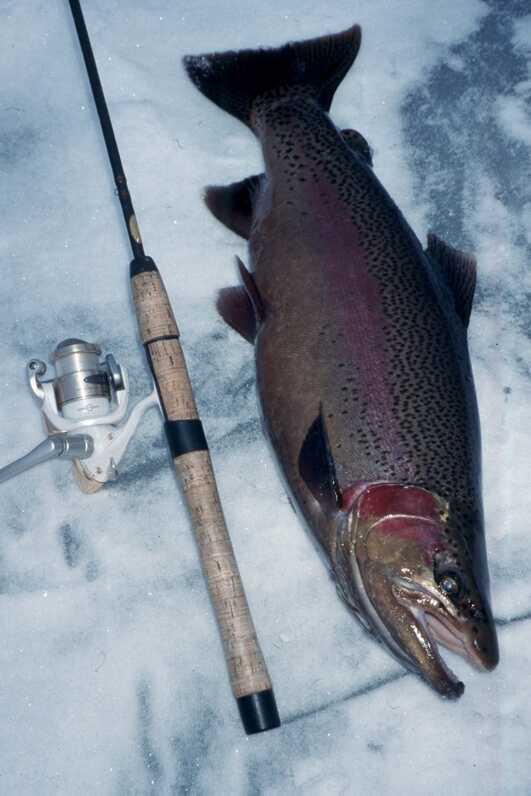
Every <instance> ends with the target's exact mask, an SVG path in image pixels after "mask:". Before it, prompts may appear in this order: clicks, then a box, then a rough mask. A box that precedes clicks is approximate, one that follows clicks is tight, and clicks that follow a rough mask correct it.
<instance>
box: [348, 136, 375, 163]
mask: <svg viewBox="0 0 531 796" xmlns="http://www.w3.org/2000/svg"><path fill="white" fill-rule="evenodd" d="M341 137H342V138H343V140H344V142H345V143H346V144H348V145H349V147H350V148H351V149H353V150H354V152H355V153H356V154H357V155H359V156H360V157H361V158H363V160H364V161H365V162H366V163H367V164H368V165H369V166H371V167H372V149H371V148H370V146H369V144H368V143H367V141H366V140H365V138H364V137H363V136H362V134H361V133H358V131H357V130H350V129H347V130H341Z"/></svg>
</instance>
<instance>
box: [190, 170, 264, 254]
mask: <svg viewBox="0 0 531 796" xmlns="http://www.w3.org/2000/svg"><path fill="white" fill-rule="evenodd" d="M262 179H263V175H262V174H256V175H254V176H253V177H247V179H245V180H241V181H240V182H233V183H232V184H231V185H209V186H208V188H207V189H206V190H205V197H204V198H205V203H206V205H207V207H208V209H209V210H210V212H211V213H212V214H213V215H214V216H215V217H216V218H217V219H218V221H221V223H222V224H225V226H226V227H228V228H229V229H231V230H232V231H233V232H235V233H236V234H237V235H240V236H241V237H242V238H246V239H248V238H249V235H250V234H251V225H252V220H253V203H254V199H255V196H256V193H257V192H258V190H259V189H260V185H261V181H262Z"/></svg>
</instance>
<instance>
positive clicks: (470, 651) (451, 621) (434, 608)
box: [395, 578, 488, 670]
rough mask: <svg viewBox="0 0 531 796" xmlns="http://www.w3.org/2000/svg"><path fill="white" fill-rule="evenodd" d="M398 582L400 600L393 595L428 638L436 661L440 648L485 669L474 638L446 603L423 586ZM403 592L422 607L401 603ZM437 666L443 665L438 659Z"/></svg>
mask: <svg viewBox="0 0 531 796" xmlns="http://www.w3.org/2000/svg"><path fill="white" fill-rule="evenodd" d="M398 582H399V584H400V587H401V589H400V591H401V592H402V596H401V595H400V594H397V598H398V600H399V601H400V602H401V603H402V604H403V605H405V606H406V607H409V608H410V610H411V611H412V612H413V613H414V615H415V618H416V619H417V621H418V622H419V623H420V624H421V625H422V627H423V628H424V630H425V632H426V634H427V635H428V636H429V637H430V640H431V642H432V644H433V648H434V650H435V651H436V652H437V654H438V655H439V657H440V654H439V652H438V645H439V644H441V645H442V646H443V647H445V649H447V650H450V652H454V653H456V654H457V655H460V656H461V657H462V658H464V659H465V660H466V661H468V663H470V664H471V665H473V666H474V667H475V668H476V669H481V670H485V669H486V668H488V667H487V666H486V665H485V662H484V660H483V659H482V657H481V656H480V654H479V652H478V650H477V649H476V644H475V640H474V638H473V637H472V635H471V634H470V633H469V632H468V631H467V628H466V627H465V626H464V625H463V624H462V622H461V621H460V619H459V617H458V615H457V611H456V609H455V607H454V606H453V605H452V603H451V602H450V601H449V600H448V599H444V598H443V597H442V596H441V594H440V593H437V594H434V593H433V592H432V591H431V590H430V589H429V588H428V587H426V586H424V585H421V584H418V583H411V582H409V581H406V580H404V579H402V578H400V579H399V581H398ZM403 590H405V591H406V593H408V592H409V593H411V596H413V597H414V595H417V597H418V596H420V597H421V600H420V601H419V602H421V603H422V605H418V606H413V605H412V604H411V601H410V600H408V599H404V597H403V594H404V591H403ZM395 593H396V592H395ZM441 662H442V663H444V662H443V661H442V658H441ZM444 665H446V664H444Z"/></svg>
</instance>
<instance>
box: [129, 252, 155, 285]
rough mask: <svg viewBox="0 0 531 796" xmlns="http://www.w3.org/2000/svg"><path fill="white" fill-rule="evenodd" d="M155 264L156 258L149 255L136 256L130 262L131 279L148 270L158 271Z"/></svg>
mask: <svg viewBox="0 0 531 796" xmlns="http://www.w3.org/2000/svg"><path fill="white" fill-rule="evenodd" d="M158 270H159V269H158V268H157V266H156V265H155V260H153V259H152V258H151V257H148V256H147V255H144V256H143V257H135V258H134V260H131V262H130V264H129V276H130V277H131V279H132V278H133V277H134V276H137V275H138V274H144V273H146V272H148V271H158Z"/></svg>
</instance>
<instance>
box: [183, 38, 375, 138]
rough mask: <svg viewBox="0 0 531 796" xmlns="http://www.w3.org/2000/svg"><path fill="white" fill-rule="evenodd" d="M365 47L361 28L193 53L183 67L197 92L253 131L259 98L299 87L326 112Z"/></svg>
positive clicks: (185, 59) (273, 95) (275, 95)
mask: <svg viewBox="0 0 531 796" xmlns="http://www.w3.org/2000/svg"><path fill="white" fill-rule="evenodd" d="M360 44H361V28H360V26H359V25H354V26H353V27H351V28H349V29H348V30H345V31H342V32H341V33H335V34H332V35H329V36H320V37H319V38H316V39H308V40H306V41H301V42H290V43H289V44H286V45H284V46H283V47H278V48H275V49H267V50H265V49H260V50H239V51H229V52H223V53H210V54H207V55H188V56H186V57H185V58H184V67H185V69H186V71H187V73H188V75H189V77H190V78H191V80H192V82H193V83H194V84H195V85H196V86H197V88H198V89H199V90H200V91H201V92H202V93H203V94H204V95H205V96H206V97H208V98H209V99H210V100H212V102H214V103H216V105H219V106H220V107H221V108H223V110H225V111H227V112H228V113H231V114H232V115H233V116H236V118H238V119H240V120H241V121H242V122H244V124H247V125H248V126H249V127H252V124H251V113H252V110H253V105H254V104H255V102H256V100H257V99H259V98H260V97H263V96H264V95H268V94H271V96H272V97H278V96H279V93H282V91H284V92H285V91H286V90H287V91H289V90H293V89H297V88H303V89H306V90H309V91H310V92H311V94H312V95H313V96H315V97H316V98H317V100H318V102H319V103H320V105H321V106H322V108H323V109H324V110H325V111H328V110H329V108H330V105H331V103H332V98H333V96H334V93H335V91H336V89H337V87H338V86H339V84H340V83H341V81H342V80H343V78H344V77H345V75H346V74H347V72H348V70H349V69H350V67H351V65H352V63H353V62H354V59H355V58H356V55H357V54H358V50H359V48H360Z"/></svg>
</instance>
